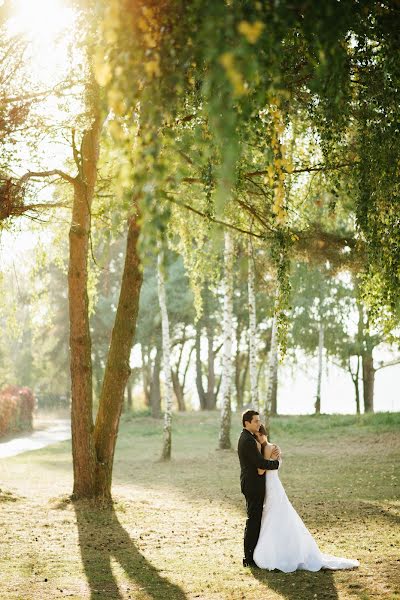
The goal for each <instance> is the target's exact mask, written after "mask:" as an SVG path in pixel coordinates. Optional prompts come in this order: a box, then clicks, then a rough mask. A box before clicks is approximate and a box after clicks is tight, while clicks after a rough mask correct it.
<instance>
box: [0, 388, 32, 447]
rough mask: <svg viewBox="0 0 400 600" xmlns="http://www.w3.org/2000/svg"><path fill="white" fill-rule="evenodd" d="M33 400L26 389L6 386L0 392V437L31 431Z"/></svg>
mask: <svg viewBox="0 0 400 600" xmlns="http://www.w3.org/2000/svg"><path fill="white" fill-rule="evenodd" d="M34 408H35V398H34V395H33V393H32V390H30V389H29V388H28V387H18V386H16V385H8V386H6V387H5V388H3V389H2V390H1V391H0V436H1V435H6V434H7V433H11V432H13V431H24V430H27V429H32V419H33V411H34Z"/></svg>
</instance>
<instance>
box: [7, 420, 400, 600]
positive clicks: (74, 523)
mask: <svg viewBox="0 0 400 600" xmlns="http://www.w3.org/2000/svg"><path fill="white" fill-rule="evenodd" d="M239 420H240V419H239V417H234V418H233V421H234V423H235V426H234V428H233V432H232V440H233V444H234V445H235V443H236V438H237V435H238V434H239V431H240V423H239ZM218 421H219V419H218V415H216V414H211V413H205V414H194V413H189V414H187V415H179V416H177V417H176V418H175V420H174V438H173V460H172V461H171V462H170V463H161V462H159V456H160V451H161V435H162V422H158V421H153V420H152V419H151V418H150V417H143V416H141V417H135V418H132V417H127V416H124V419H123V423H122V426H121V433H120V438H119V442H118V447H117V454H116V463H115V473H114V496H115V504H114V507H113V509H110V510H100V509H99V508H98V507H97V506H96V505H94V504H93V503H90V502H79V503H75V504H73V503H71V502H70V501H69V499H68V494H69V493H70V491H71V486H72V473H71V458H70V444H69V443H60V444H56V445H54V446H52V447H48V448H44V449H42V450H38V451H35V452H30V453H27V454H23V455H19V456H16V457H14V458H10V459H4V460H1V461H0V488H1V491H0V528H1V529H0V531H1V532H2V538H1V552H0V572H1V578H0V599H1V600H3V599H4V600H16V599H18V600H31V599H39V600H54V599H56V598H57V599H59V598H72V599H79V600H80V599H86V598H91V599H99V600H106V599H107V600H115V599H124V600H125V599H128V598H132V599H133V598H134V599H138V600H149V599H154V600H168V599H179V600H181V599H182V600H183V599H185V598H188V599H194V598H197V599H207V600H208V599H209V600H217V599H228V598H232V599H233V600H239V599H240V600H241V599H246V600H247V599H257V600H258V599H259V598H260V599H263V600H278V599H287V600H308V599H310V600H314V598H321V599H330V600H345V599H346V600H347V599H348V600H350V599H351V600H372V599H374V600H375V599H385V600H386V599H388V600H394V599H399V598H400V580H399V579H400V578H399V572H400V553H399V542H400V535H399V521H400V502H399V475H398V464H399V457H400V435H399V430H400V427H399V426H400V414H398V413H397V414H377V415H363V416H361V417H359V418H357V417H355V416H341V415H332V416H327V415H321V416H319V417H278V418H276V419H275V420H274V421H273V423H272V431H273V439H274V440H275V441H277V442H278V443H279V444H280V446H281V448H282V450H283V453H284V463H283V467H282V471H281V475H280V476H281V479H282V481H283V483H284V485H285V488H286V491H287V493H288V495H289V498H290V499H291V501H292V503H293V505H294V506H295V508H296V509H297V510H298V512H299V513H300V515H301V516H302V518H303V519H304V521H305V523H306V525H307V526H308V528H309V529H310V530H311V532H312V533H313V534H314V535H315V537H316V539H317V541H318V543H319V545H320V547H321V549H322V550H323V551H324V552H328V553H332V554H338V555H342V556H348V557H352V558H358V559H359V560H360V562H361V567H360V568H359V569H358V570H355V571H340V572H335V573H331V572H326V571H323V572H319V573H306V572H297V573H292V574H284V573H280V572H272V573H268V572H264V571H260V570H254V571H251V570H248V569H244V568H243V567H242V566H241V558H242V532H243V525H244V520H245V514H244V502H243V497H242V496H241V494H240V490H239V466H238V460H237V456H236V452H235V451H234V450H232V451H223V452H221V451H218V450H216V445H217V443H216V441H217V434H218Z"/></svg>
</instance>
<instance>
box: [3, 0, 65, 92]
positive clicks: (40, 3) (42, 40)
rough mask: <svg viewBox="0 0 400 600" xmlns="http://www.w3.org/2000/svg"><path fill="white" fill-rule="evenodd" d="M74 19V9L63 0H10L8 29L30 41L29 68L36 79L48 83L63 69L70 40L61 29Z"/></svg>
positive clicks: (58, 78)
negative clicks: (30, 61) (10, 10)
mask: <svg viewBox="0 0 400 600" xmlns="http://www.w3.org/2000/svg"><path fill="white" fill-rule="evenodd" d="M74 20H75V13H74V11H73V10H72V9H71V8H69V7H67V6H65V4H64V3H63V2H62V0H13V17H12V19H11V23H10V31H11V33H21V34H23V35H24V36H25V37H26V38H27V39H29V40H30V41H31V42H32V52H33V57H34V60H33V61H32V64H31V65H30V68H31V69H32V71H33V74H34V76H35V79H36V78H37V79H38V81H40V82H42V83H44V84H46V83H47V86H48V87H51V86H52V85H54V83H55V81H59V80H60V78H61V77H59V76H60V75H61V76H62V74H63V73H64V72H65V69H66V65H67V63H68V44H69V42H70V40H69V39H68V36H67V37H66V36H65V35H64V33H65V31H67V30H68V29H69V28H70V27H72V25H73V23H74Z"/></svg>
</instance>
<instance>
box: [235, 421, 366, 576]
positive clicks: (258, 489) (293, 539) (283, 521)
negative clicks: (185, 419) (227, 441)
mask: <svg viewBox="0 0 400 600" xmlns="http://www.w3.org/2000/svg"><path fill="white" fill-rule="evenodd" d="M242 422H243V431H242V433H241V434H240V437H239V443H238V454H239V461H240V470H241V472H240V485H241V490H242V493H243V494H244V497H245V498H246V509H247V521H246V528H245V530H244V559H243V566H245V567H259V568H261V569H268V570H269V571H272V570H274V569H279V570H280V571H284V572H285V573H289V572H292V571H296V570H297V569H302V570H306V571H319V570H320V569H352V568H354V567H358V566H359V562H358V561H357V560H350V559H346V558H340V557H337V556H331V555H329V554H323V553H322V552H321V551H320V550H319V548H318V546H317V544H316V542H315V540H314V538H313V537H312V535H311V533H310V532H309V531H308V529H307V528H306V526H305V525H304V523H303V521H302V520H301V518H300V517H299V515H298V514H297V512H296V511H295V509H294V508H293V506H292V505H291V503H290V501H289V499H288V497H287V495H286V492H285V490H284V488H283V485H282V483H281V481H280V479H279V475H278V469H279V467H280V464H281V451H280V448H279V447H278V446H276V445H275V444H271V443H269V442H268V439H267V436H266V431H265V428H264V427H263V425H262V424H261V422H260V415H259V413H258V412H257V411H255V410H247V411H246V412H244V413H243V415H242Z"/></svg>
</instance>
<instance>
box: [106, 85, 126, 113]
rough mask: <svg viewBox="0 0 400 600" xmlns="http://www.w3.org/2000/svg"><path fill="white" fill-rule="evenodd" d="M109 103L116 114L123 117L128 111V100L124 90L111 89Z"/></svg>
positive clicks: (108, 95)
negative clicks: (123, 92) (125, 97)
mask: <svg viewBox="0 0 400 600" xmlns="http://www.w3.org/2000/svg"><path fill="white" fill-rule="evenodd" d="M107 99H108V104H109V106H110V108H112V110H113V111H114V113H115V114H116V115H118V116H119V117H122V116H123V115H124V114H125V113H126V102H125V99H124V96H123V94H122V92H120V91H119V90H116V89H111V90H109V91H108V93H107Z"/></svg>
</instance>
